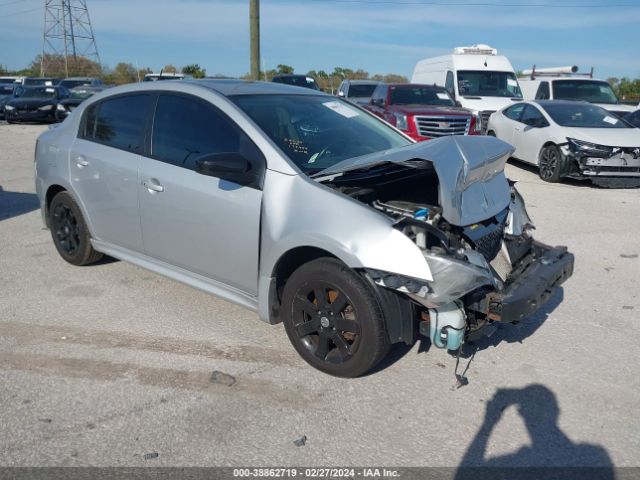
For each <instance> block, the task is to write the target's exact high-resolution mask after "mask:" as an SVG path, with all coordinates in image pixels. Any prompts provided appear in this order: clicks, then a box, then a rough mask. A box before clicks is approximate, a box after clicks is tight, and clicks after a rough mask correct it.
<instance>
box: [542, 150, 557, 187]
mask: <svg viewBox="0 0 640 480" xmlns="http://www.w3.org/2000/svg"><path fill="white" fill-rule="evenodd" d="M561 166H562V154H561V153H560V150H558V147H556V146H555V145H547V146H546V147H543V148H542V150H541V151H540V159H539V161H538V175H540V178H541V179H542V180H544V181H545V182H551V183H556V182H559V181H560V171H561Z"/></svg>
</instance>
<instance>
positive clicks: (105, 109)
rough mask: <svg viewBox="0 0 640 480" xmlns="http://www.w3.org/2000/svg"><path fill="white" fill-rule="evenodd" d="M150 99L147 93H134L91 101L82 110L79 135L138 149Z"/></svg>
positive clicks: (122, 148) (119, 147) (129, 148)
mask: <svg viewBox="0 0 640 480" xmlns="http://www.w3.org/2000/svg"><path fill="white" fill-rule="evenodd" d="M150 103H151V96H150V95H147V94H137V95H126V96H122V97H116V98H112V99H109V100H104V101H102V102H100V103H98V104H95V105H92V106H91V107H90V108H88V109H87V112H86V113H85V125H84V129H83V135H82V136H83V137H84V138H85V139H87V140H93V141H96V142H99V143H103V144H105V145H108V146H110V147H114V148H118V149H121V150H127V151H131V152H136V153H140V152H142V148H143V143H144V135H143V133H144V129H145V123H146V119H147V114H148V112H149V106H150Z"/></svg>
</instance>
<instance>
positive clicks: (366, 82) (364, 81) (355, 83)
mask: <svg viewBox="0 0 640 480" xmlns="http://www.w3.org/2000/svg"><path fill="white" fill-rule="evenodd" d="M345 82H349V83H351V84H353V85H369V84H374V85H379V84H381V83H382V82H381V81H379V80H345Z"/></svg>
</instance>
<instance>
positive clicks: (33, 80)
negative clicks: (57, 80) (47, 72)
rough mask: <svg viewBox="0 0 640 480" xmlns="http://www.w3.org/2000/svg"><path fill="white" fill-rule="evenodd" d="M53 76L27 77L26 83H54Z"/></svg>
mask: <svg viewBox="0 0 640 480" xmlns="http://www.w3.org/2000/svg"><path fill="white" fill-rule="evenodd" d="M53 84H54V80H53V78H25V79H24V85H53Z"/></svg>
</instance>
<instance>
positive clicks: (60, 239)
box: [49, 192, 102, 266]
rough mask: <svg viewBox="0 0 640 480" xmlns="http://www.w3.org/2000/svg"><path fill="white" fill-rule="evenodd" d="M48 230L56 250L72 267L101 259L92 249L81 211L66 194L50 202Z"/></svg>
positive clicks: (58, 195)
mask: <svg viewBox="0 0 640 480" xmlns="http://www.w3.org/2000/svg"><path fill="white" fill-rule="evenodd" d="M49 228H50V229H51V237H52V239H53V244H54V245H55V246H56V250H58V253H59V254H60V256H61V257H62V258H63V259H64V260H66V261H67V262H69V263H71V264H72V265H77V266H83V265H89V264H91V263H95V262H97V261H98V260H100V259H101V258H102V253H100V252H97V251H95V250H94V249H93V246H92V245H91V235H90V234H89V229H88V228H87V224H86V222H85V221H84V218H83V216H82V211H81V210H80V207H78V204H77V203H76V201H75V200H74V199H73V197H72V196H71V195H70V194H69V193H68V192H60V193H58V194H57V195H56V196H55V197H53V200H51V204H50V205H49Z"/></svg>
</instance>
